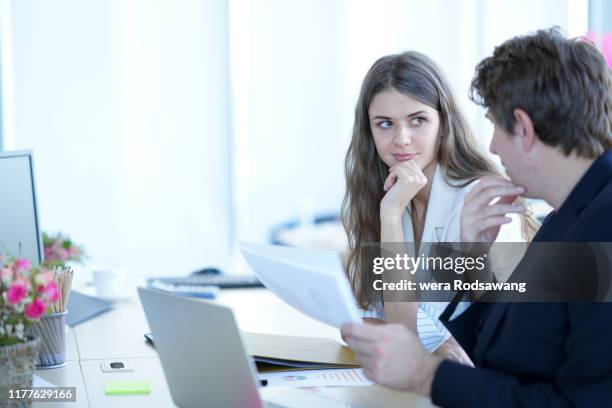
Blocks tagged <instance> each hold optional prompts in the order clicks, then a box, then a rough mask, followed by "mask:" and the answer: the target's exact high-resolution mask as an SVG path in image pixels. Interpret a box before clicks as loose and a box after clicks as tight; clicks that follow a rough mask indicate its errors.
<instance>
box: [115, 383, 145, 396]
mask: <svg viewBox="0 0 612 408" xmlns="http://www.w3.org/2000/svg"><path fill="white" fill-rule="evenodd" d="M104 392H105V393H106V395H138V394H150V393H151V387H150V385H149V382H148V381H109V382H107V383H106V387H105V388H104Z"/></svg>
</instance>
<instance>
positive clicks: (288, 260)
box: [240, 243, 361, 328]
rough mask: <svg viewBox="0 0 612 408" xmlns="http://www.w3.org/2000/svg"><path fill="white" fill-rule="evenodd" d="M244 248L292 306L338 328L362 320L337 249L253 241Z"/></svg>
mask: <svg viewBox="0 0 612 408" xmlns="http://www.w3.org/2000/svg"><path fill="white" fill-rule="evenodd" d="M240 249H241V250H242V253H243V255H244V257H245V259H246V261H247V262H248V264H249V266H250V267H251V269H253V271H254V272H255V274H256V275H257V276H258V277H259V279H261V281H262V282H263V283H264V285H266V287H267V288H268V289H270V290H271V291H273V292H274V293H275V294H276V295H277V296H278V297H280V298H281V299H283V300H284V301H285V302H286V303H287V304H289V305H290V306H292V307H294V308H296V309H297V310H299V311H301V312H302V313H304V314H306V315H307V316H310V317H312V318H314V319H316V320H319V321H321V322H323V323H326V324H329V325H331V326H334V327H338V328H340V327H341V326H342V325H343V324H345V323H350V322H360V321H361V313H360V312H359V309H358V308H357V304H356V302H355V298H354V297H353V294H352V291H351V288H350V284H349V282H348V279H347V277H346V274H345V273H344V268H343V266H342V263H341V261H340V258H339V256H338V254H337V253H336V252H334V251H321V250H310V249H299V248H292V247H285V246H278V245H257V244H250V243H241V244H240Z"/></svg>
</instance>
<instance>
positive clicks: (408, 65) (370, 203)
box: [342, 51, 538, 309]
mask: <svg viewBox="0 0 612 408" xmlns="http://www.w3.org/2000/svg"><path fill="white" fill-rule="evenodd" d="M388 89H395V90H397V91H399V92H401V93H403V94H405V95H408V96H410V97H412V98H415V99H417V100H418V101H419V102H421V103H424V104H426V105H428V106H430V107H432V108H434V109H436V110H437V111H438V112H439V115H440V129H439V134H438V138H439V146H440V147H439V150H438V157H437V160H438V163H439V164H440V167H441V169H442V171H443V175H444V179H445V180H446V181H447V182H448V183H449V184H451V185H453V186H456V187H463V186H466V185H468V184H469V183H471V182H472V181H474V180H477V179H480V178H482V177H484V176H491V175H494V176H499V175H500V174H501V173H500V172H499V171H498V170H497V168H496V167H495V165H494V164H493V163H492V162H491V161H490V160H489V159H488V158H487V157H486V156H485V154H484V153H483V152H482V151H481V148H480V144H479V142H478V141H477V140H476V138H475V137H474V135H473V133H472V131H471V129H470V128H469V126H468V124H467V121H466V120H465V118H464V116H463V114H462V113H461V111H460V110H459V107H458V106H457V103H456V101H455V97H454V96H453V94H452V92H451V89H450V87H449V86H448V83H447V81H446V79H445V78H444V76H443V74H442V71H441V70H440V68H439V67H438V66H437V65H436V64H435V63H434V62H433V61H432V60H431V59H430V58H428V57H427V56H425V55H423V54H421V53H419V52H415V51H408V52H404V53H401V54H396V55H388V56H385V57H382V58H380V59H379V60H378V61H376V62H375V63H374V65H373V66H372V67H371V68H370V70H369V71H368V73H367V75H366V77H365V79H364V81H363V84H362V86H361V91H360V94H359V100H358V102H357V106H356V108H355V123H354V125H353V136H352V139H351V143H350V146H349V148H348V151H347V153H346V160H345V177H346V193H345V196H344V200H343V201H342V223H343V225H344V228H345V230H346V232H347V235H348V243H349V250H348V258H347V273H348V276H349V279H350V280H351V284H352V287H353V291H354V292H355V295H356V296H357V300H358V302H359V304H360V306H361V307H362V308H364V309H367V308H368V307H369V306H370V305H371V303H372V301H373V289H372V283H373V279H374V276H373V275H372V274H371V273H362V271H361V263H362V259H361V254H360V248H361V247H362V244H365V243H376V242H380V201H381V200H382V198H383V196H384V194H385V192H384V191H383V183H384V181H385V179H386V178H387V175H388V167H387V166H386V165H385V163H384V162H383V161H382V160H381V159H380V157H379V156H378V153H377V152H376V147H375V145H374V139H373V136H372V131H371V128H370V118H369V115H368V109H369V107H370V104H371V102H372V99H373V98H374V97H375V96H376V95H377V94H378V93H380V92H382V91H385V90H388ZM521 220H522V227H523V228H522V230H523V236H524V237H525V239H526V240H531V238H532V237H533V235H534V234H535V231H536V230H537V228H538V223H537V221H536V220H535V219H534V218H533V217H532V216H530V215H527V216H522V217H521Z"/></svg>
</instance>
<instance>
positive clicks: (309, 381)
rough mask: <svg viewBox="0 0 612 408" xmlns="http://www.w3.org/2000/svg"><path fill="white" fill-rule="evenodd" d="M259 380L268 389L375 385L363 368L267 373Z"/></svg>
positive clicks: (261, 375)
mask: <svg viewBox="0 0 612 408" xmlns="http://www.w3.org/2000/svg"><path fill="white" fill-rule="evenodd" d="M259 379H260V380H266V381H267V382H268V383H267V386H268V387H274V386H285V387H286V386H290V387H350V386H354V387H355V386H356V387H360V386H361V387H362V386H366V385H373V384H374V383H373V382H372V381H370V380H368V379H367V378H366V377H365V375H364V374H363V370H362V369H361V368H348V369H347V368H344V369H331V370H303V371H291V372H279V373H266V374H259Z"/></svg>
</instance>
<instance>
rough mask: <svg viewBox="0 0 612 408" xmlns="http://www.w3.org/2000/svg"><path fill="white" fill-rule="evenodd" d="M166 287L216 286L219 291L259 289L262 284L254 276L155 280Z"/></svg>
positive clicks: (214, 276) (194, 276)
mask: <svg viewBox="0 0 612 408" xmlns="http://www.w3.org/2000/svg"><path fill="white" fill-rule="evenodd" d="M155 280H157V281H160V282H162V283H165V284H168V285H176V286H218V287H219V288H221V289H230V288H261V287H263V286H264V285H263V283H261V281H260V280H259V278H258V277H257V276H255V275H216V274H204V275H192V276H187V277H184V278H155Z"/></svg>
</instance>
